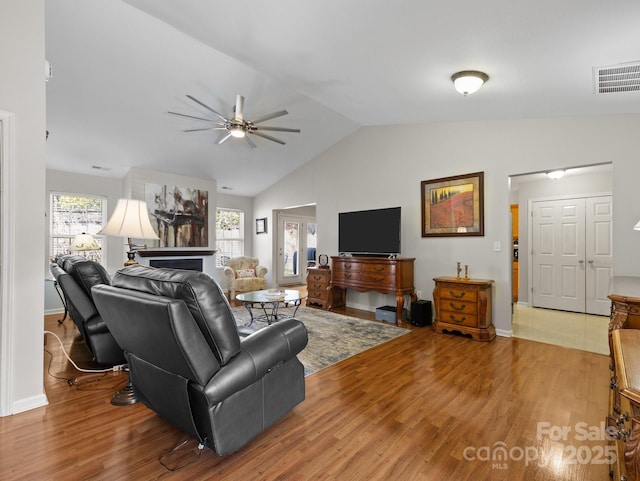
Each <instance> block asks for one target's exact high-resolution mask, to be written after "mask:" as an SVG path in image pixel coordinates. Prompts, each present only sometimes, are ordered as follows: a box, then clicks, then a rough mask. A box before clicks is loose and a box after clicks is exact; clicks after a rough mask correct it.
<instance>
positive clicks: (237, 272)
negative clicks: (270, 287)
mask: <svg viewBox="0 0 640 481" xmlns="http://www.w3.org/2000/svg"><path fill="white" fill-rule="evenodd" d="M259 262H260V261H259V260H258V259H257V258H256V257H246V256H240V257H234V258H233V259H228V260H227V261H226V262H225V266H224V275H225V276H226V277H227V279H228V284H229V299H231V300H232V301H233V300H234V299H235V298H236V294H238V293H240V292H251V291H259V290H262V289H266V288H267V280H266V279H265V278H264V276H266V275H267V268H266V267H264V266H261V265H259Z"/></svg>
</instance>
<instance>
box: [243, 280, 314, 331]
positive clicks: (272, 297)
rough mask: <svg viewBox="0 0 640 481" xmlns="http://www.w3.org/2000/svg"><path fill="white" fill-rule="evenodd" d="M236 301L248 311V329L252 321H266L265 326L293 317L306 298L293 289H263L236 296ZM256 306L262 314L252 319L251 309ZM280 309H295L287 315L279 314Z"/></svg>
mask: <svg viewBox="0 0 640 481" xmlns="http://www.w3.org/2000/svg"><path fill="white" fill-rule="evenodd" d="M236 299H237V300H239V301H242V305H243V306H244V308H245V309H246V310H247V311H249V315H250V316H251V321H249V324H247V326H245V327H248V326H250V325H251V324H253V321H254V320H266V321H267V324H271V323H272V322H276V321H278V320H280V319H286V318H289V317H294V316H295V315H296V312H298V307H300V304H301V303H302V301H303V299H306V296H301V295H300V291H297V290H295V289H263V290H261V291H251V292H243V293H242V294H236ZM256 304H258V305H259V306H260V309H262V312H263V313H262V314H260V315H258V316H257V317H254V315H253V308H254V307H255V306H256ZM282 307H294V308H295V309H294V310H293V313H291V314H289V313H283V312H280V311H279V310H280V308H282Z"/></svg>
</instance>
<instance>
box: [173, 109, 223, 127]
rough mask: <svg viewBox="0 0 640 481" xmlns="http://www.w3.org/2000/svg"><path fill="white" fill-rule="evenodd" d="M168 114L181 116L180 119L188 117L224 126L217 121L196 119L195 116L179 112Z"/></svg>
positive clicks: (202, 118)
mask: <svg viewBox="0 0 640 481" xmlns="http://www.w3.org/2000/svg"><path fill="white" fill-rule="evenodd" d="M167 113H169V114H172V115H179V116H180V117H188V118H190V119H196V120H204V121H205V122H213V123H214V124H218V125H224V124H223V123H222V122H219V121H217V120H212V119H205V118H204V117H194V116H193V115H187V114H181V113H178V112H167Z"/></svg>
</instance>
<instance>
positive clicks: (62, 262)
mask: <svg viewBox="0 0 640 481" xmlns="http://www.w3.org/2000/svg"><path fill="white" fill-rule="evenodd" d="M50 269H51V273H52V274H53V277H54V278H55V280H56V282H57V283H58V285H59V286H60V288H61V289H62V292H63V294H64V299H65V304H66V307H67V309H68V311H69V314H70V315H71V318H72V319H73V322H75V324H76V326H77V327H78V330H79V331H80V334H82V338H83V339H84V341H85V343H86V345H87V347H88V348H89V350H90V351H91V353H92V354H93V356H94V358H95V360H96V362H98V363H100V364H105V365H109V366H113V365H117V364H124V363H125V359H124V352H123V351H122V348H121V347H120V346H119V345H118V343H117V342H116V340H115V339H114V338H113V336H112V335H111V333H110V332H109V329H108V328H107V325H106V324H105V322H104V320H103V319H102V317H101V316H100V313H99V312H98V310H97V309H96V306H95V304H94V302H93V297H92V294H91V288H92V287H93V286H94V285H97V284H111V278H110V276H109V274H108V273H107V271H106V270H105V268H104V267H102V265H101V264H99V263H98V262H95V261H92V260H88V259H86V258H84V257H82V256H77V255H62V256H58V257H57V258H56V259H55V260H54V261H53V262H52V263H51V266H50Z"/></svg>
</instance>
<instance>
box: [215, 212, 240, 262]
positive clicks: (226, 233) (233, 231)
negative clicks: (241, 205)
mask: <svg viewBox="0 0 640 481" xmlns="http://www.w3.org/2000/svg"><path fill="white" fill-rule="evenodd" d="M216 249H217V252H216V266H217V267H221V266H224V263H225V261H226V260H227V259H231V258H232V257H238V256H241V255H244V212H242V211H240V210H232V209H218V210H216Z"/></svg>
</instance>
